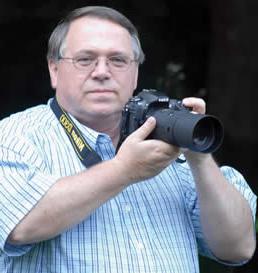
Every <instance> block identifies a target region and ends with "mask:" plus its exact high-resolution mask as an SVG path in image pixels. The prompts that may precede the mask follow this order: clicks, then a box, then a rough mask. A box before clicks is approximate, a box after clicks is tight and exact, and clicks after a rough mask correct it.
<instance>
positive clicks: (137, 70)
mask: <svg viewBox="0 0 258 273" xmlns="http://www.w3.org/2000/svg"><path fill="white" fill-rule="evenodd" d="M138 72H139V66H138V65H137V67H136V68H135V75H134V90H135V89H136V88H137V84H138Z"/></svg>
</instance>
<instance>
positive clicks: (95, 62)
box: [58, 54, 139, 72]
mask: <svg viewBox="0 0 258 273" xmlns="http://www.w3.org/2000/svg"><path fill="white" fill-rule="evenodd" d="M83 57H84V56H77V57H63V56H61V55H60V56H59V57H58V61H60V60H70V61H72V63H73V65H74V67H75V68H76V69H77V70H80V71H87V70H88V72H92V71H93V70H94V69H95V68H96V66H97V65H98V62H99V58H100V56H96V57H94V58H92V57H93V56H88V57H89V59H90V58H92V59H91V60H89V61H90V63H89V64H87V65H85V66H83V65H81V66H78V61H79V59H80V58H83ZM115 57H123V58H124V59H125V60H126V61H128V63H126V65H125V66H124V67H121V66H119V65H118V66H115V65H114V63H112V61H111V58H115ZM84 58H85V57H84ZM133 62H136V63H139V61H138V60H136V59H131V58H130V57H128V56H123V55H119V54H117V55H111V56H109V57H106V65H107V66H108V68H109V69H110V71H116V72H125V71H127V70H128V69H129V67H130V65H131V64H132V63H133ZM110 64H111V65H110ZM90 68H91V69H90Z"/></svg>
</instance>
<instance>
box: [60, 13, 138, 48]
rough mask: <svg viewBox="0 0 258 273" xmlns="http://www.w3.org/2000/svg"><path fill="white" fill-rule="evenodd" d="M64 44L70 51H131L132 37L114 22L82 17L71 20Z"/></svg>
mask: <svg viewBox="0 0 258 273" xmlns="http://www.w3.org/2000/svg"><path fill="white" fill-rule="evenodd" d="M65 44H66V48H67V49H68V50H71V51H79V50H99V51H101V50H102V51H116V50H119V51H122V52H126V53H131V52H132V51H133V49H132V38H131V35H130V34H129V32H128V31H127V29H125V28H123V27H122V26H120V25H118V24H116V23H114V22H111V21H108V20H103V19H99V18H94V17H83V18H79V19H76V20H75V21H74V22H72V23H71V25H70V28H69V31H68V33H67V36H66V42H65Z"/></svg>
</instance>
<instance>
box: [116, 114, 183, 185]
mask: <svg viewBox="0 0 258 273" xmlns="http://www.w3.org/2000/svg"><path fill="white" fill-rule="evenodd" d="M155 126H156V120H155V118H154V117H150V118H148V119H147V121H146V122H145V123H144V124H143V125H142V126H141V127H139V128H138V129H137V130H136V131H135V132H133V133H132V134H131V135H129V136H128V137H127V138H126V140H125V141H124V142H123V143H122V145H121V147H120V148H119V150H118V153H117V155H116V156H115V158H114V159H113V160H114V161H115V162H116V164H117V166H118V167H119V168H123V169H124V170H123V174H124V175H126V176H127V177H128V184H131V183H134V182H138V181H141V180H144V179H147V178H150V177H153V176H155V175H157V174H158V173H160V172H161V171H162V170H163V169H164V168H166V167H167V166H168V165H169V164H170V163H171V161H173V160H175V159H176V158H177V157H178V155H179V153H180V149H179V148H178V147H175V146H172V145H170V144H168V143H165V142H163V141H160V140H156V139H147V140H146V138H147V137H148V136H149V134H150V133H151V132H152V131H153V130H154V128H155Z"/></svg>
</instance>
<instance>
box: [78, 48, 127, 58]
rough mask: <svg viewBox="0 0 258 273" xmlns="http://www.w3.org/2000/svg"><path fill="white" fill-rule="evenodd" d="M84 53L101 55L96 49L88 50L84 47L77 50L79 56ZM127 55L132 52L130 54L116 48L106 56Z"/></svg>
mask: <svg viewBox="0 0 258 273" xmlns="http://www.w3.org/2000/svg"><path fill="white" fill-rule="evenodd" d="M82 54H85V55H86V54H88V55H99V54H98V51H95V50H90V49H89V50H87V49H82V50H79V51H77V52H75V55H76V56H78V55H82ZM116 55H118V56H126V57H130V54H128V53H127V52H123V51H119V50H114V51H111V52H109V53H108V54H107V55H106V56H116Z"/></svg>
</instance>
